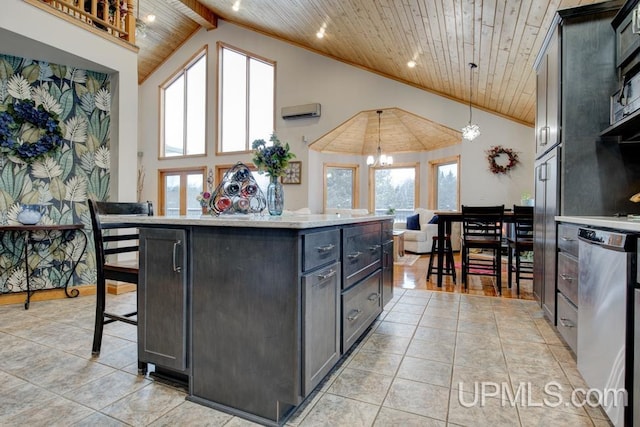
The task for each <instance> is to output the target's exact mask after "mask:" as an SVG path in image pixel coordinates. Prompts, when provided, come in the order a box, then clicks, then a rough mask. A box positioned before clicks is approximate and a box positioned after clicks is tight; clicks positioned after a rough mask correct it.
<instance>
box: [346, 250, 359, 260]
mask: <svg viewBox="0 0 640 427" xmlns="http://www.w3.org/2000/svg"><path fill="white" fill-rule="evenodd" d="M360 255H362V252H354V253H351V254H349V255H347V258H349V259H350V260H354V259H358V257H359V256H360Z"/></svg>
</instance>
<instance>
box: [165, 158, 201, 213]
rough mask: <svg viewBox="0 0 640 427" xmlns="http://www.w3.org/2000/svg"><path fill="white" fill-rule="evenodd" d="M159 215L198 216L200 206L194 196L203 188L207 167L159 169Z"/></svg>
mask: <svg viewBox="0 0 640 427" xmlns="http://www.w3.org/2000/svg"><path fill="white" fill-rule="evenodd" d="M158 174H159V182H160V212H159V214H160V215H167V216H180V215H186V216H189V217H199V216H200V215H202V207H201V206H200V202H198V200H197V199H196V197H197V196H198V195H199V194H200V192H201V191H203V189H204V184H205V177H206V175H207V168H206V167H202V168H190V169H161V170H159V171H158Z"/></svg>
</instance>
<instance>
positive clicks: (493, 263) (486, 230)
mask: <svg viewBox="0 0 640 427" xmlns="http://www.w3.org/2000/svg"><path fill="white" fill-rule="evenodd" d="M503 221H504V205H499V206H464V205H463V206H462V283H464V288H465V290H468V288H469V286H468V280H467V276H468V275H469V274H472V275H480V276H493V277H495V278H496V287H497V290H498V295H501V294H502V224H503ZM472 250H479V251H481V252H480V253H473V252H472ZM486 252H489V253H490V254H491V256H490V257H487V256H486V255H485V253H486Z"/></svg>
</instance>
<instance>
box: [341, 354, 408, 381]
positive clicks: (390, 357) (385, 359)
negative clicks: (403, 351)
mask: <svg viewBox="0 0 640 427" xmlns="http://www.w3.org/2000/svg"><path fill="white" fill-rule="evenodd" d="M401 361H402V355H400V354H392V353H383V352H379V351H368V350H366V349H362V350H360V351H358V352H357V353H355V354H354V355H353V358H352V359H351V360H350V361H349V364H348V365H347V367H349V368H353V369H360V370H363V371H370V372H375V373H377V374H382V375H388V376H394V375H395V374H396V371H397V370H398V367H399V366H400V362H401Z"/></svg>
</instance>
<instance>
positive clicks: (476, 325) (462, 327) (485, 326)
mask: <svg viewBox="0 0 640 427" xmlns="http://www.w3.org/2000/svg"><path fill="white" fill-rule="evenodd" d="M458 332H462V333H465V334H474V335H481V336H483V337H486V336H491V337H495V338H498V327H497V326H496V324H495V323H494V322H474V321H472V320H468V319H463V318H462V315H461V316H460V321H459V323H458Z"/></svg>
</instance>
